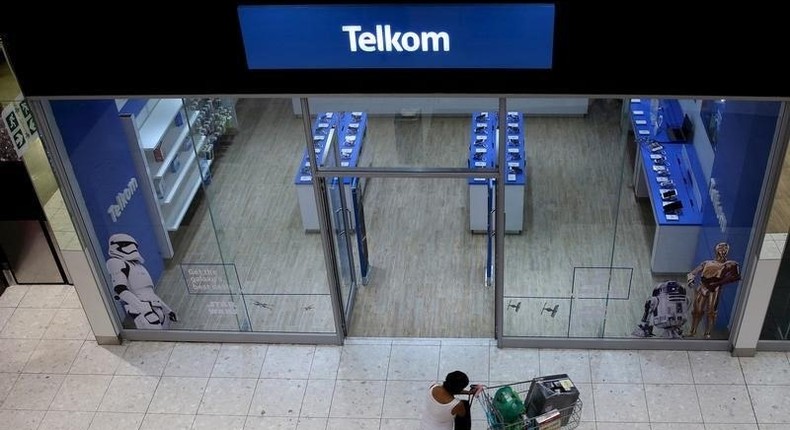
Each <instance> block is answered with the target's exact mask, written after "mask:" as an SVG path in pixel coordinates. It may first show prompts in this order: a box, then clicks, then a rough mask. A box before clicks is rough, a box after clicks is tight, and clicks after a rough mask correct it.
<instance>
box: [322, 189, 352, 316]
mask: <svg viewBox="0 0 790 430" xmlns="http://www.w3.org/2000/svg"><path fill="white" fill-rule="evenodd" d="M354 182H355V178H348V177H345V178H344V177H333V178H327V186H326V190H327V201H328V202H329V209H330V224H331V226H332V235H333V238H334V241H333V242H334V248H335V249H334V251H335V252H334V254H335V260H336V261H335V263H336V264H337V268H338V280H339V281H340V297H341V301H342V306H343V313H344V315H345V320H346V323H347V324H349V323H350V321H351V315H352V310H353V307H354V297H355V296H356V290H357V272H356V265H355V264H354V243H355V237H354V236H356V232H355V231H354V225H355V223H354V214H353V212H352V208H353V204H352V198H353V193H354V192H353V191H352V188H353V185H354Z"/></svg>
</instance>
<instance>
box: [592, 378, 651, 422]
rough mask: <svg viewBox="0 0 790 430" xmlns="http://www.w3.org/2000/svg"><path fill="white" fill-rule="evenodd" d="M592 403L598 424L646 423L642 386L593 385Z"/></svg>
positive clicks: (645, 405)
mask: <svg viewBox="0 0 790 430" xmlns="http://www.w3.org/2000/svg"><path fill="white" fill-rule="evenodd" d="M593 401H594V402H595V417H596V419H597V420H598V422H623V423H637V422H648V413H647V404H646V400H645V390H644V387H643V386H642V384H595V385H594V386H593Z"/></svg>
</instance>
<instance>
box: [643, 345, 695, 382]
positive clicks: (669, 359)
mask: <svg viewBox="0 0 790 430" xmlns="http://www.w3.org/2000/svg"><path fill="white" fill-rule="evenodd" d="M639 360H640V365H641V367H642V379H643V380H644V382H645V384H693V383H694V379H693V378H692V377H691V365H690V364H689V356H688V353H687V352H686V351H639Z"/></svg>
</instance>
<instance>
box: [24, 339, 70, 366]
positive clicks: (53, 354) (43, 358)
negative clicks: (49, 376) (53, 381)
mask: <svg viewBox="0 0 790 430" xmlns="http://www.w3.org/2000/svg"><path fill="white" fill-rule="evenodd" d="M83 342H84V341H82V340H52V339H42V340H41V341H40V342H39V344H38V346H36V350H35V351H33V354H32V355H31V356H30V359H29V360H28V362H27V364H26V365H25V368H24V371H25V373H68V371H69V369H70V368H71V365H72V363H74V360H75V359H76V358H77V354H78V353H79V351H80V348H81V347H82V344H83Z"/></svg>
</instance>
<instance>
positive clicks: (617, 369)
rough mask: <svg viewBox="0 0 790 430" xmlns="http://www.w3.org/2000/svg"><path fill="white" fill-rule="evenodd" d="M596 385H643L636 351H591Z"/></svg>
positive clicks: (591, 363) (591, 366)
mask: <svg viewBox="0 0 790 430" xmlns="http://www.w3.org/2000/svg"><path fill="white" fill-rule="evenodd" d="M590 368H591V369H592V381H593V382H594V383H607V384H611V383H633V384H641V383H642V368H641V366H640V363H639V353H638V352H634V351H598V350H594V351H590Z"/></svg>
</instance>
